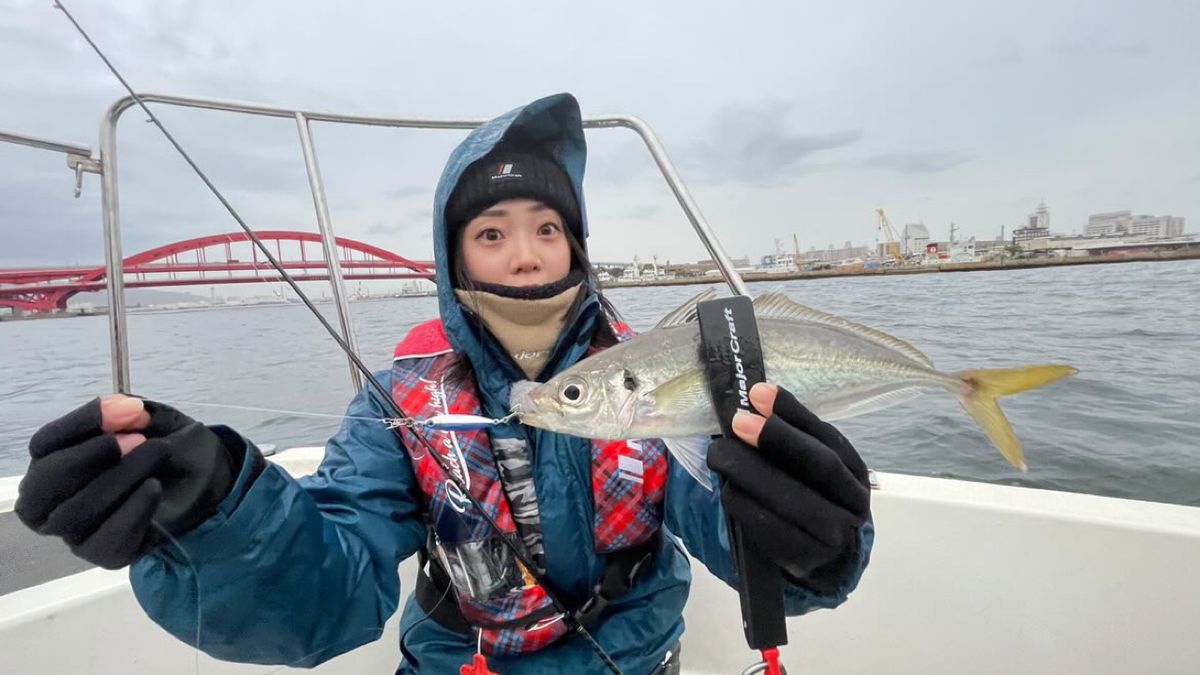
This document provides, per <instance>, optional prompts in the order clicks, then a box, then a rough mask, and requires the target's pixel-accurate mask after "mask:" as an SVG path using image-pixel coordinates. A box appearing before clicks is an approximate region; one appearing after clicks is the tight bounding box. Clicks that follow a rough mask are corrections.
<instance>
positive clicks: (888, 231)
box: [875, 208, 904, 264]
mask: <svg viewBox="0 0 1200 675" xmlns="http://www.w3.org/2000/svg"><path fill="white" fill-rule="evenodd" d="M875 213H877V214H879V232H878V235H877V237H876V246H875V249H876V251H877V252H878V251H880V250H881V249H880V246H879V241H880V240H882V241H883V247H882V255H883V257H884V258H891V259H892V260H894V261H896V264H900V263H903V262H904V257H903V256H902V255H900V241H899V239H898V238H897V237H896V230H895V229H893V228H892V223H891V221H889V220H888V217H887V214H886V213H884V212H883V209H882V208H879V209H875Z"/></svg>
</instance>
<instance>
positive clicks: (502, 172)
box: [492, 164, 523, 180]
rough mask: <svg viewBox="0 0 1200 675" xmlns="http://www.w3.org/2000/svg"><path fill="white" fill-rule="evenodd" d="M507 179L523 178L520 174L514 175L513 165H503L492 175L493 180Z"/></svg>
mask: <svg viewBox="0 0 1200 675" xmlns="http://www.w3.org/2000/svg"><path fill="white" fill-rule="evenodd" d="M506 178H523V176H522V175H521V174H519V173H513V165H512V164H501V165H500V166H497V167H496V169H495V172H494V173H493V174H492V180H504V179H506Z"/></svg>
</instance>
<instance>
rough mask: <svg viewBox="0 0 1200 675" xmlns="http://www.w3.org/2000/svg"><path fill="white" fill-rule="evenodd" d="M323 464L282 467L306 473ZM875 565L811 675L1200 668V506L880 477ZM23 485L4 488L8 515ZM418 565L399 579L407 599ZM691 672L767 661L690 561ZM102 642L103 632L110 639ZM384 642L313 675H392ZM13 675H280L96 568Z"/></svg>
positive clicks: (12, 609) (4, 637)
mask: <svg viewBox="0 0 1200 675" xmlns="http://www.w3.org/2000/svg"><path fill="white" fill-rule="evenodd" d="M323 453H324V450H323V449H322V448H296V449H292V450H288V451H285V452H283V453H279V454H278V455H276V456H274V457H272V458H271V459H272V461H275V462H276V463H278V464H280V465H281V466H283V467H284V468H285V469H287V470H288V471H289V472H291V473H293V474H294V475H302V474H304V473H309V472H311V471H312V470H314V468H315V467H316V465H317V464H318V463H319V462H320V459H321V457H322V456H323ZM877 479H878V482H879V489H878V490H877V491H875V493H874V496H873V502H872V507H873V514H874V518H875V522H876V527H877V532H878V534H877V537H876V544H875V548H874V551H873V555H872V562H871V565H870V567H869V569H868V570H867V573H866V575H865V577H864V579H863V582H862V584H861V585H860V587H859V588H858V589H857V590H856V591H855V592H854V593H853V594H852V595H851V597H850V599H849V600H848V601H847V602H846V603H845V604H844V605H843V606H842V607H840V608H838V609H837V610H835V611H824V610H822V611H816V612H813V613H811V614H809V615H806V616H803V617H796V618H793V619H790V620H789V635H790V644H789V645H788V646H787V647H785V648H784V649H783V660H784V663H785V665H787V666H788V667H789V669H790V672H791V673H793V675H796V674H798V673H867V672H884V673H916V672H920V673H925V674H933V673H946V674H950V673H964V672H971V673H997V674H999V673H1018V672H1019V673H1076V672H1078V673H1085V672H1086V673H1088V674H1089V675H1094V674H1097V673H1114V674H1115V673H1131V672H1153V673H1194V672H1197V670H1198V669H1200V641H1197V640H1195V627H1196V626H1197V625H1200V591H1197V589H1196V586H1195V580H1194V577H1193V574H1192V569H1193V565H1194V564H1195V562H1196V561H1197V560H1200V508H1197V507H1188V506H1179V505H1172V504H1159V503H1153V502H1142V501H1135V500H1127V499H1115V498H1110V497H1100V496H1095V495H1084V494H1074V493H1066V492H1058V491H1052V490H1038V489H1029V488H1019V487H1009V486H1000V485H989V484H982V483H973V482H967V481H959V480H950V479H941V478H923V477H915V476H907V475H901V474H889V473H881V474H878V475H877ZM18 481H19V477H11V478H0V513H3V512H5V511H8V510H11V508H12V503H13V501H14V500H15V493H16V486H17V483H18ZM413 571H414V570H413V564H412V562H411V561H410V562H408V563H405V564H404V565H402V566H401V576H402V581H403V586H402V588H404V589H406V590H405V592H407V590H411V588H412V587H413V586H412V576H413ZM693 571H694V573H695V582H694V584H693V587H692V593H691V597H690V599H689V602H688V606H687V609H686V610H685V617H686V620H687V624H688V627H687V632H686V633H685V635H684V640H683V661H684V670H685V672H687V673H695V674H700V673H714V674H715V673H738V672H741V670H742V669H743V668H744V667H745V666H746V665H747V664H748V663H750V662H751V661H752V660H753V658H754V656H753V654H752V653H751V652H750V650H748V649H747V648H746V646H745V643H744V641H743V638H742V633H741V630H740V615H739V610H738V600H737V595H736V593H734V592H733V591H732V590H730V589H729V588H728V587H726V586H725V585H724V584H723V583H721V582H720V581H718V580H716V579H715V578H714V577H712V576H711V575H710V574H708V572H707V571H706V570H705V569H704V567H703V566H702V565H700V564H699V563H697V562H696V561H694V560H693ZM100 626H103V630H98V627H100ZM397 639H398V636H397V630H396V618H395V617H393V619H392V621H391V622H389V625H388V626H387V628H386V630H385V632H384V635H383V637H382V638H381V639H380V640H378V641H376V642H374V643H371V644H370V645H366V646H364V647H361V648H359V649H357V650H355V651H353V652H351V653H349V654H346V655H343V656H341V657H338V658H336V659H333V660H332V661H330V662H328V663H326V664H324V665H322V666H321V667H319V668H317V669H316V671H315V672H319V673H328V674H340V673H368V672H369V673H391V672H393V671H394V670H395V667H396V665H397V664H398V663H399V660H400V655H399V650H398V647H397ZM0 654H4V656H3V657H2V658H3V660H4V662H5V667H4V668H3V670H4V672H13V673H23V674H24V673H63V672H89V673H97V674H100V675H104V674H108V673H112V674H113V675H116V674H118V673H120V674H121V675H129V674H131V673H166V672H188V673H191V672H197V671H198V672H199V673H201V674H202V675H216V674H225V673H260V674H265V673H271V672H278V671H279V670H280V669H279V668H278V667H267V666H253V665H239V664H229V663H225V662H220V661H216V660H213V659H210V658H209V657H207V656H204V655H198V653H197V652H196V651H195V650H193V649H191V648H190V647H188V646H187V645H185V644H183V643H181V642H178V641H176V640H175V639H174V638H172V637H170V636H169V635H167V634H166V633H165V632H164V631H162V630H161V629H160V628H158V627H157V626H156V625H154V624H153V623H152V622H151V621H150V620H149V619H147V618H146V616H145V615H144V614H143V613H142V612H141V609H140V608H139V607H138V606H137V603H136V601H135V600H134V598H133V595H132V592H131V590H130V588H129V584H128V580H127V578H126V573H125V572H124V571H116V572H110V571H106V570H99V569H91V570H87V571H84V572H81V573H78V574H73V575H70V576H67V577H63V578H60V579H56V580H53V581H49V582H46V583H43V584H40V585H38V586H33V587H30V588H25V589H22V590H18V591H14V592H12V593H9V594H7V595H3V596H0Z"/></svg>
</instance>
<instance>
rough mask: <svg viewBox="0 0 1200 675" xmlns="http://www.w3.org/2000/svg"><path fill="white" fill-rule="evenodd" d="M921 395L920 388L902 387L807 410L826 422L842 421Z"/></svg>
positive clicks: (826, 403) (811, 407)
mask: <svg viewBox="0 0 1200 675" xmlns="http://www.w3.org/2000/svg"><path fill="white" fill-rule="evenodd" d="M921 393H922V388H921V387H904V388H903V389H893V390H891V391H885V392H883V393H881V394H875V395H873V396H870V397H867V398H864V399H861V400H856V401H845V402H843V401H838V400H833V401H829V402H825V403H822V404H820V405H814V406H810V407H809V410H810V411H812V414H814V415H816V416H817V417H820V418H821V419H823V420H825V421H826V422H834V421H837V420H844V419H846V418H848V417H855V416H857V415H865V414H867V413H871V412H875V411H876V410H883V409H884V408H888V407H891V406H894V405H897V404H900V403H904V402H905V401H908V400H911V399H914V398H916V397H918V396H920V395H921Z"/></svg>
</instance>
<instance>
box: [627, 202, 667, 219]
mask: <svg viewBox="0 0 1200 675" xmlns="http://www.w3.org/2000/svg"><path fill="white" fill-rule="evenodd" d="M662 212H663V208H662V207H661V206H652V205H650V204H642V205H641V206H635V207H633V208H632V209H629V210H627V211H625V213H624V214H622V217H624V218H628V219H630V220H650V219H651V218H655V217H657V216H659V215H662Z"/></svg>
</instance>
